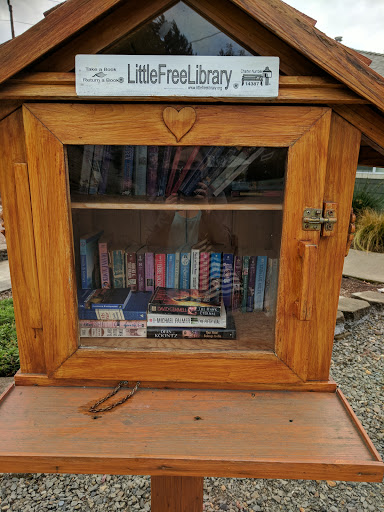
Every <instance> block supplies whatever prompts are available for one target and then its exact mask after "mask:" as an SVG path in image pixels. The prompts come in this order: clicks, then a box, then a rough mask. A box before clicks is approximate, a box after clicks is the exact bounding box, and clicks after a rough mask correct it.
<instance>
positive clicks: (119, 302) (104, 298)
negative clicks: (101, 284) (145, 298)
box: [89, 288, 132, 309]
mask: <svg viewBox="0 0 384 512" xmlns="http://www.w3.org/2000/svg"><path fill="white" fill-rule="evenodd" d="M131 293H132V292H131V289H130V288H117V289H114V288H111V289H109V290H108V289H106V288H101V289H99V290H96V293H94V294H93V295H92V297H91V298H90V300H89V302H90V304H91V309H124V308H125V306H126V305H127V303H128V299H129V297H130V296H131Z"/></svg>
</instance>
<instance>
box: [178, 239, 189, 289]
mask: <svg viewBox="0 0 384 512" xmlns="http://www.w3.org/2000/svg"><path fill="white" fill-rule="evenodd" d="M190 278H191V248H190V246H189V245H184V247H182V248H181V249H180V289H182V290H189V283H190Z"/></svg>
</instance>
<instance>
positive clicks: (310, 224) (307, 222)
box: [303, 203, 337, 236]
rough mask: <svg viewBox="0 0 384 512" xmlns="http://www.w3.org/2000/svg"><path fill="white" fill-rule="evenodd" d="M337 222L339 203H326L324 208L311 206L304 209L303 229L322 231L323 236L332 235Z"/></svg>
mask: <svg viewBox="0 0 384 512" xmlns="http://www.w3.org/2000/svg"><path fill="white" fill-rule="evenodd" d="M336 222H337V203H324V205H323V209H322V210H321V209H320V208H310V207H307V208H305V209H304V213H303V230H304V231H320V230H321V234H322V236H331V235H332V234H333V227H334V225H335V224H336Z"/></svg>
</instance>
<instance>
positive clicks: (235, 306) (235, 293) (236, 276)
mask: <svg viewBox="0 0 384 512" xmlns="http://www.w3.org/2000/svg"><path fill="white" fill-rule="evenodd" d="M241 263H242V258H241V256H235V261H234V264H233V284H232V310H233V311H237V310H239V309H240V307H241V270H242V268H241V266H242V265H241Z"/></svg>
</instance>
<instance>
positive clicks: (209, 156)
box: [179, 146, 224, 196]
mask: <svg viewBox="0 0 384 512" xmlns="http://www.w3.org/2000/svg"><path fill="white" fill-rule="evenodd" d="M223 150H224V146H212V147H210V148H209V150H208V151H207V153H206V154H205V156H204V158H203V159H202V160H201V162H200V163H199V165H198V166H197V167H196V169H193V172H191V173H190V174H189V175H188V176H187V178H186V179H185V180H184V183H183V184H182V186H181V187H180V189H179V190H180V192H182V193H183V194H184V195H185V196H190V195H192V194H193V193H194V191H195V189H196V187H197V185H198V183H199V182H200V181H203V180H204V178H205V177H206V176H207V174H208V173H209V171H210V169H211V168H213V167H214V163H215V160H216V158H218V157H219V155H220V154H221V153H222V152H223Z"/></svg>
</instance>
